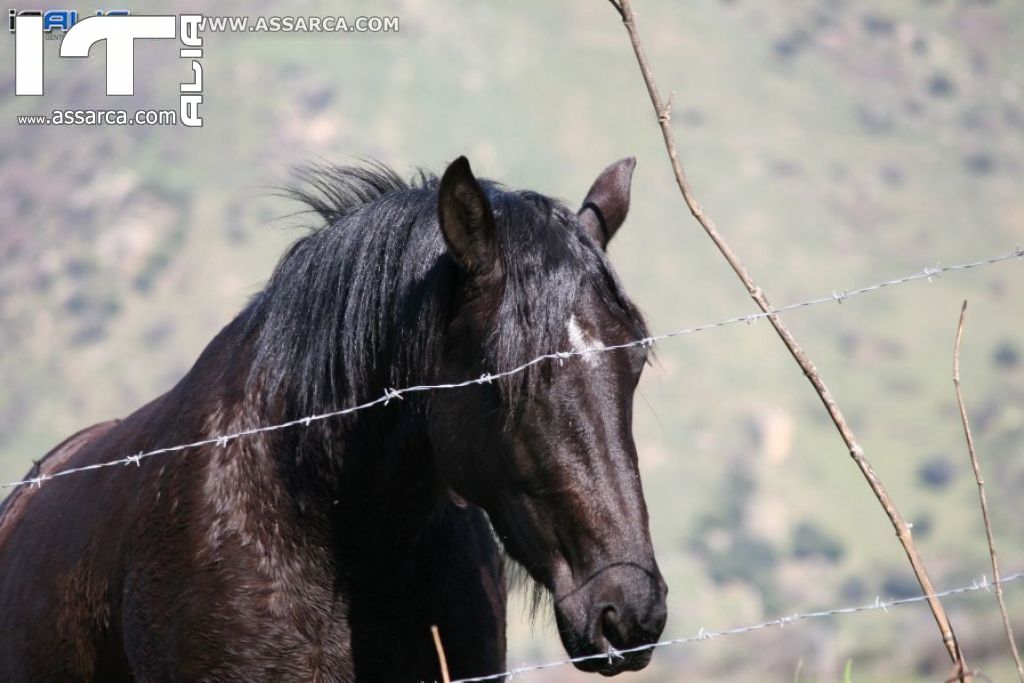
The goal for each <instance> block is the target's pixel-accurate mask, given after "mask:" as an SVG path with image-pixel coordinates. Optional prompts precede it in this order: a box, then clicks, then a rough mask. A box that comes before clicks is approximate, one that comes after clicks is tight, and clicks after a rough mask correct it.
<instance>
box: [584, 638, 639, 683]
mask: <svg viewBox="0 0 1024 683" xmlns="http://www.w3.org/2000/svg"><path fill="white" fill-rule="evenodd" d="M605 642H606V643H607V641H605ZM591 654H592V655H593V658H592V659H584V660H583V661H579V662H573V666H575V667H576V668H577V669H579V670H580V671H584V672H586V673H599V674H601V675H602V676H617V675H618V674H620V673H622V672H624V671H639V670H640V669H643V668H644V667H646V666H647V665H648V664H650V662H651V655H652V654H653V652H652V650H650V649H647V650H641V651H639V652H625V653H618V652H615V650H613V649H610V648H609V647H608V646H607V645H605V647H604V649H603V651H600V652H598V653H594V652H591ZM570 656H571V657H574V658H575V657H582V656H586V655H583V654H579V655H573V654H572V653H570Z"/></svg>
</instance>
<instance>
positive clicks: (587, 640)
mask: <svg viewBox="0 0 1024 683" xmlns="http://www.w3.org/2000/svg"><path fill="white" fill-rule="evenodd" d="M667 593H668V588H667V587H666V585H665V580H664V579H663V578H662V576H661V574H660V572H658V570H657V568H656V567H655V569H653V570H650V569H646V568H645V567H643V566H641V565H639V564H635V563H632V562H628V563H614V564H611V565H608V566H606V567H605V568H603V569H600V570H598V571H597V572H595V573H593V574H591V575H590V577H589V578H588V579H587V580H586V581H585V582H584V583H583V584H581V585H580V586H578V587H577V588H574V589H572V590H570V591H568V592H567V593H566V594H565V595H563V596H562V597H560V598H557V599H556V602H555V620H556V621H557V623H558V632H559V635H560V636H561V638H562V644H563V645H564V646H565V649H566V652H568V653H569V656H570V657H572V658H573V659H576V658H578V657H586V659H583V660H582V661H578V662H574V665H575V666H576V668H577V669H580V670H581V671H588V672H597V673H601V674H603V675H605V676H614V675H615V674H618V673H621V672H623V671H637V670H639V669H642V668H644V667H645V666H647V664H648V663H649V662H650V661H651V655H652V648H650V647H649V646H651V645H653V644H654V643H656V642H657V641H658V638H659V637H660V636H661V632H662V631H663V630H664V628H665V618H666V606H665V597H666V594H667ZM638 648H639V649H638Z"/></svg>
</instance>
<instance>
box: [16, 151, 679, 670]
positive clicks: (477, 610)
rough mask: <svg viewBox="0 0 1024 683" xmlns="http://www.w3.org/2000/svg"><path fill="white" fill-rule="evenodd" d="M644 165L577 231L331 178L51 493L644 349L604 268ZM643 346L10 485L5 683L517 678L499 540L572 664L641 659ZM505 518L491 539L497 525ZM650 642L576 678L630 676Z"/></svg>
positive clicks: (106, 472) (454, 170)
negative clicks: (303, 232)
mask: <svg viewBox="0 0 1024 683" xmlns="http://www.w3.org/2000/svg"><path fill="white" fill-rule="evenodd" d="M633 166H634V161H633V160H632V159H625V160H622V161H620V162H618V163H616V164H613V165H612V166H610V167H609V168H608V169H606V170H605V171H604V172H603V173H602V174H601V176H600V177H599V178H598V179H597V181H596V182H595V183H594V186H593V188H592V189H591V191H590V194H589V195H588V197H587V198H586V200H585V202H584V204H583V208H582V209H581V210H580V212H579V213H574V212H572V211H570V210H568V209H567V208H566V207H565V206H564V205H562V204H560V203H558V202H556V201H553V200H551V199H549V198H547V197H544V196H542V195H539V194H536V193H533V192H519V191H509V190H507V189H505V188H503V187H502V186H500V185H498V184H496V183H493V182H489V181H478V180H477V179H476V178H474V176H473V174H472V172H471V170H470V167H469V163H468V162H467V161H466V159H465V158H459V159H458V160H456V161H455V162H454V163H452V164H451V165H450V166H449V167H448V169H447V170H446V171H445V173H444V176H443V177H442V178H441V179H440V180H438V179H436V178H434V177H432V176H429V175H427V174H425V173H421V174H420V177H419V178H418V179H417V180H416V181H415V182H412V183H407V182H404V181H403V180H402V179H400V178H399V177H397V176H396V175H395V174H394V172H392V171H389V170H387V169H385V168H383V167H380V166H370V167H362V168H332V169H326V170H323V169H321V170H320V171H318V172H315V173H313V174H312V176H311V177H310V179H309V180H310V183H309V185H308V186H307V189H306V190H304V191H301V192H299V194H300V195H301V196H302V197H303V198H304V199H305V201H307V202H308V204H309V205H310V206H311V207H312V208H313V209H315V210H316V211H318V212H319V213H320V214H321V215H322V217H323V219H324V226H323V227H321V228H320V229H317V230H315V231H313V232H311V233H310V234H309V235H307V236H306V237H304V238H302V239H300V240H299V241H297V242H296V243H295V244H294V245H293V246H292V247H291V248H290V249H289V250H288V252H287V253H286V254H285V256H284V257H283V258H282V259H281V262H280V264H279V265H278V266H277V268H276V270H275V271H274V274H273V276H272V277H271V279H270V281H269V283H268V284H267V286H266V287H265V289H264V290H263V291H262V292H261V293H260V294H258V295H257V296H256V297H255V298H254V299H253V300H252V302H251V303H250V304H249V305H248V306H247V307H246V308H245V309H244V310H243V311H242V312H241V313H240V314H239V315H238V317H236V318H235V319H234V321H232V322H231V323H230V324H229V325H228V326H227V327H225V328H224V329H223V330H222V331H221V332H220V334H218V335H217V336H216V337H215V338H214V339H213V341H212V342H210V344H209V345H208V346H207V347H206V349H205V350H204V351H203V353H202V355H201V356H200V357H199V359H198V360H197V361H196V364H195V366H194V367H193V368H192V369H191V370H190V371H189V372H188V374H187V375H186V376H185V377H184V379H182V380H181V381H180V382H179V383H178V384H177V386H175V387H174V388H173V389H171V390H170V391H169V392H168V393H166V394H165V395H163V396H161V397H160V398H157V399H156V400H154V401H153V402H151V403H149V404H148V405H145V406H143V407H142V408H140V409H139V410H137V411H136V412H135V413H133V414H132V415H130V416H129V417H127V418H125V419H123V420H118V421H111V422H107V423H103V424H99V425H95V426H93V427H90V428H88V429H86V430H83V431H81V432H79V433H78V434H76V435H74V436H72V437H70V438H69V439H68V440H66V441H65V442H64V443H62V444H61V445H59V446H57V447H56V448H55V449H54V450H53V451H51V452H50V453H49V454H48V455H47V456H46V457H45V458H44V459H43V460H42V461H40V462H39V463H38V464H37V465H36V467H35V468H34V470H33V471H32V473H31V475H30V476H33V477H40V476H46V475H49V474H53V473H55V472H59V471H61V470H64V469H67V468H72V467H82V466H86V465H89V464H91V463H102V462H107V461H111V460H115V459H117V458H119V457H122V456H125V455H126V454H131V453H136V452H140V451H147V450H151V449H155V448H158V447H162V446H168V445H172V444H179V443H191V442H193V441H196V440H199V439H203V438H207V437H211V436H217V435H222V434H228V433H233V432H237V431H240V430H243V429H246V428H249V427H252V426H256V425H270V424H275V423H280V422H284V421H288V420H293V419H297V418H301V417H303V416H306V415H311V414H315V413H321V412H324V411H325V410H330V409H333V408H337V407H343V406H347V405H352V404H356V403H359V402H361V401H365V400H367V399H368V398H374V397H378V396H381V395H382V393H383V392H385V391H386V390H387V389H388V388H389V387H403V386H409V385H415V384H433V383H439V382H451V381H458V380H465V379H467V378H477V377H480V376H481V375H482V374H483V373H492V374H496V373H497V372H498V371H501V370H505V369H508V368H511V367H514V366H517V365H519V364H520V363H522V362H523V361H525V360H528V359H530V358H532V357H535V356H537V355H540V354H544V353H549V352H557V351H563V350H572V349H574V348H575V349H576V350H587V349H594V350H596V349H598V348H599V347H601V346H602V345H605V346H611V345H614V344H620V343H623V342H626V341H628V340H631V339H634V338H636V337H637V336H642V335H644V334H645V326H644V323H643V320H642V318H641V317H640V315H639V314H638V312H637V310H636V309H635V308H634V306H633V305H632V304H631V303H630V301H629V300H628V299H627V298H626V296H625V294H624V293H623V291H622V288H621V286H620V284H619V282H618V280H617V279H616V276H615V275H614V273H613V271H612V269H611V266H610V265H609V263H608V261H607V260H606V258H605V254H604V246H605V244H606V243H607V241H608V239H609V238H611V236H612V235H613V234H614V233H615V231H616V230H617V229H618V228H619V226H620V225H621V224H622V222H623V220H624V219H625V217H626V211H627V209H628V205H629V186H630V179H631V177H632V171H633ZM645 360H646V355H645V351H644V348H643V347H640V346H633V347H630V348H624V349H618V350H608V351H606V352H604V353H592V354H587V355H577V356H573V357H571V358H569V359H567V360H565V361H564V362H563V363H562V364H561V365H559V363H557V362H554V363H540V364H537V365H535V366H533V367H531V368H530V369H529V370H528V371H526V372H522V373H519V374H516V375H513V376H509V377H504V378H501V379H500V380H495V381H494V382H491V383H481V384H478V385H473V386H470V387H466V388H462V389H457V390H449V391H432V392H424V393H421V394H410V395H407V396H405V397H404V400H394V401H390V402H389V403H388V404H387V405H379V406H376V407H373V408H370V409H366V410H361V411H358V412H354V413H351V414H348V415H344V416H340V417H336V418H331V419H327V420H323V421H319V422H313V423H310V424H308V425H307V426H301V425H300V426H296V427H293V428H289V429H282V430H279V431H271V432H262V433H259V434H254V435H251V436H248V437H243V438H239V439H237V440H234V441H231V442H230V443H227V444H226V445H225V444H222V445H220V446H217V445H210V446H205V447H196V448H193V449H191V450H188V451H185V452H182V453H177V454H173V455H163V456H156V457H153V458H152V459H149V460H147V461H145V462H144V463H141V466H140V467H134V466H128V467H120V466H119V467H109V468H104V469H98V470H94V471H87V472H83V473H78V474H73V475H71V476H66V477H59V478H57V479H54V480H52V481H47V482H46V483H44V484H42V486H40V487H29V486H22V487H21V488H20V489H18V490H16V491H15V492H14V493H13V494H12V495H11V496H10V497H9V498H8V500H7V501H6V502H5V503H4V505H3V507H2V508H0V680H4V681H44V680H46V681H51V680H92V681H113V680H129V679H139V680H146V681H185V680H216V681H254V680H317V681H328V680H330V681H355V680H359V681H389V682H390V681H397V682H402V681H409V682H410V683H411V682H413V681H419V680H435V679H437V678H439V668H438V664H437V658H436V655H435V652H434V649H433V644H432V640H431V636H430V631H429V627H430V625H431V624H437V625H438V626H439V628H440V632H441V634H442V637H443V640H444V643H445V648H446V651H447V657H448V662H449V663H450V667H451V673H452V675H453V676H454V677H464V676H476V675H485V674H491V673H496V672H500V671H502V670H503V669H504V664H505V597H506V592H505V591H506V588H505V574H504V570H503V563H502V557H501V555H500V554H499V549H498V545H497V543H496V540H495V537H494V536H495V534H496V535H497V537H498V539H500V542H501V544H502V546H503V547H504V550H505V552H506V553H507V555H508V556H510V557H511V558H512V559H513V560H515V562H516V563H518V564H519V565H521V566H522V567H523V568H525V570H526V571H527V572H528V573H529V575H530V576H531V577H532V578H533V579H534V580H535V581H536V582H537V583H538V584H540V586H542V587H543V588H544V589H546V590H547V591H548V592H549V593H550V594H551V597H552V599H553V603H554V610H555V617H556V619H557V623H558V629H559V633H560V634H561V637H562V642H563V643H564V645H565V647H566V650H567V651H568V652H569V654H570V655H573V656H581V655H590V654H598V653H603V652H606V651H608V650H609V649H610V648H616V649H625V648H630V647H635V646H639V645H643V644H647V643H652V642H654V641H655V640H656V639H657V638H658V637H659V635H660V634H661V631H662V628H663V627H664V624H665V594H666V587H665V582H664V581H663V579H662V577H661V574H660V573H659V571H658V566H657V564H656V562H655V559H654V554H653V551H652V548H651V541H650V534H649V531H648V520H647V510H646V507H645V504H644V498H643V494H642V491H641V488H640V479H639V476H638V472H637V456H636V449H635V446H634V443H633V437H632V434H631V420H632V399H633V392H634V389H635V387H636V384H637V381H638V380H639V377H640V373H641V370H642V369H643V367H644V365H645ZM492 528H493V532H492ZM649 659H650V650H647V651H643V652H638V653H632V654H627V655H625V656H623V657H607V658H604V657H601V658H595V659H591V660H588V661H585V662H581V663H579V664H578V666H579V668H581V669H585V670H591V671H600V672H601V673H604V674H608V675H610V674H614V673H617V672H620V671H623V670H631V669H639V668H642V667H643V666H645V665H646V664H647V662H648V661H649Z"/></svg>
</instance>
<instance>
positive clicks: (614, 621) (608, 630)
mask: <svg viewBox="0 0 1024 683" xmlns="http://www.w3.org/2000/svg"><path fill="white" fill-rule="evenodd" d="M601 635H603V636H604V637H605V640H607V641H608V642H609V643H611V644H612V646H613V647H623V642H624V640H625V639H624V638H623V634H622V620H621V619H620V617H619V611H618V610H617V609H615V607H614V606H613V605H608V606H607V607H605V608H604V609H603V610H601Z"/></svg>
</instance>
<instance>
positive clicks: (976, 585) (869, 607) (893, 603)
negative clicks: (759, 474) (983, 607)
mask: <svg viewBox="0 0 1024 683" xmlns="http://www.w3.org/2000/svg"><path fill="white" fill-rule="evenodd" d="M1020 579H1024V572H1018V573H1017V574H1011V575H1010V576H1004V577H1003V578H1002V579H1000V580H999V581H998V582H996V581H993V582H991V583H990V582H989V581H988V579H987V578H986V577H985V575H984V574H982V575H981V580H980V581H978V580H977V579H975V580H974V581H973V582H972V583H971V584H970V585H969V586H961V587H959V588H951V589H949V590H945V591H941V592H938V593H933V594H931V595H915V596H913V597H909V598H899V599H896V600H882V598H881V596H879V597H877V598H875V601H874V602H871V603H868V604H866V605H858V606H855V607H840V608H837V609H829V610H819V611H817V612H803V613H797V614H792V615H789V616H785V617H779V618H778V619H772V620H771V621H763V622H761V623H759V624H752V625H750V626H740V627H737V628H731V629H728V630H725V631H708V630H707V629H704V628H702V629H700V630H699V631H698V632H697V634H696V635H692V636H686V637H684V638H673V639H671V640H662V641H659V642H657V643H651V644H650V645H640V646H638V647H631V648H628V649H624V650H616V649H614V648H612V649H609V650H608V651H607V652H603V653H600V654H594V655H586V656H583V657H573V658H570V659H560V660H558V661H553V662H546V663H544V664H533V665H529V666H521V667H518V668H515V669H509V670H508V671H503V672H501V673H496V674H489V675H487V676H475V677H473V678H459V679H456V680H453V681H452V682H451V683H483V682H484V681H494V680H498V679H500V678H504V677H506V676H507V677H509V678H514V677H515V676H519V675H522V674H526V673H531V672H534V671H541V670H543V669H553V668H555V667H559V666H566V665H568V664H575V663H577V662H587V661H596V660H599V659H607V660H608V661H609V662H611V661H613V660H615V659H619V658H622V657H623V656H624V655H627V654H630V653H632V652H644V651H645V650H653V649H655V648H659V647H668V646H670V645H684V644H686V643H695V642H698V641H702V640H712V639H714V638H721V637H723V636H735V635H740V634H742V633H750V632H752V631H762V630H764V629H768V628H774V627H778V628H785V627H786V626H788V625H789V624H792V623H794V622H797V621H803V620H805V619H818V618H822V617H833V616H837V615H840V614H855V613H857V612H874V611H877V610H882V611H884V612H888V611H889V608H890V607H898V606H900V605H909V604H912V603H915V602H925V601H926V600H928V599H930V598H945V597H949V596H950V595H958V594H960V593H972V592H974V591H979V590H985V591H990V590H991V589H992V588H993V587H994V586H995V585H996V583H998V584H999V585H1003V586H1005V585H1006V584H1008V583H1010V582H1013V581H1019V580H1020Z"/></svg>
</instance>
